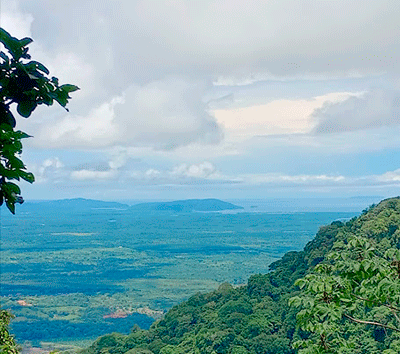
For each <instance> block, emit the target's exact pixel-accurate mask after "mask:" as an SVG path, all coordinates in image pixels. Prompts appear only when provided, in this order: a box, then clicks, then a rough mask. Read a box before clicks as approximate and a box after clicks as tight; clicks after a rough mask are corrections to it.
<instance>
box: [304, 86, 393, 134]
mask: <svg viewBox="0 0 400 354" xmlns="http://www.w3.org/2000/svg"><path fill="white" fill-rule="evenodd" d="M312 116H313V118H314V119H315V120H316V121H317V125H316V127H315V128H314V130H313V132H314V133H315V134H324V133H335V132H346V131H355V130H363V129H376V128H379V127H381V126H394V125H400V119H399V116H400V91H393V90H383V89H373V90H371V91H369V92H366V93H364V94H363V95H359V96H353V97H350V98H348V99H347V100H345V101H341V102H326V103H324V105H323V106H322V107H319V108H316V109H315V111H314V112H313V114H312Z"/></svg>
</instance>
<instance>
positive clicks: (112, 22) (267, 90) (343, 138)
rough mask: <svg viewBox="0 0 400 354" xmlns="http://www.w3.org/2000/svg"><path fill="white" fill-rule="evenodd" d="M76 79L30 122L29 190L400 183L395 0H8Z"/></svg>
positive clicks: (230, 192)
mask: <svg viewBox="0 0 400 354" xmlns="http://www.w3.org/2000/svg"><path fill="white" fill-rule="evenodd" d="M0 5H1V8H0V25H1V27H3V28H4V29H5V30H7V31H8V32H9V33H11V34H12V35H13V36H15V37H17V38H22V37H26V36H28V37H31V38H33V40H34V42H33V43H32V44H31V45H30V54H31V55H32V59H34V60H37V61H40V62H42V63H43V64H44V65H46V66H47V67H48V69H49V70H50V72H51V75H54V76H56V77H58V78H59V79H60V82H61V83H70V84H75V85H78V86H79V87H80V91H78V92H75V93H72V94H71V96H72V99H71V101H70V103H69V105H68V107H69V112H67V111H66V110H64V109H63V108H61V107H60V106H56V105H54V106H52V107H47V106H41V107H39V108H38V109H37V110H36V111H35V112H34V114H33V115H32V116H31V117H30V118H29V119H24V118H20V119H19V120H18V121H17V128H18V129H20V130H22V131H25V132H26V133H28V134H30V135H32V136H33V138H29V139H26V140H25V141H24V152H23V154H22V158H23V161H24V162H25V164H26V166H27V169H28V170H29V171H31V172H33V173H34V175H35V177H36V181H35V183H33V184H32V185H30V184H28V183H22V182H21V188H22V191H23V196H24V197H25V199H26V200H29V199H32V200H37V199H62V198H75V197H83V198H92V199H102V200H124V199H129V200H133V199H136V200H172V199H188V198H221V199H237V198H266V199H268V198H287V197H295V198H302V197H307V198H310V197H311V198H312V197H318V198H320V197H353V196H371V195H373V196H376V195H378V196H382V197H390V196H397V195H399V194H400V192H399V191H400V60H399V54H400V45H399V44H400V43H399V42H400V21H399V18H400V6H398V0H369V1H368V6H366V2H365V1H364V0H363V1H360V0H353V1H347V0H346V1H344V0H320V1H317V0H313V1H311V0H279V1H266V0H263V1H261V0H246V1H244V0H108V1H103V0H98V1H90V0H79V1H77V0H69V1H64V0H58V1H54V0H35V1H33V0H16V1H14V0H1V3H0Z"/></svg>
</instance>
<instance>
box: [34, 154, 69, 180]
mask: <svg viewBox="0 0 400 354" xmlns="http://www.w3.org/2000/svg"><path fill="white" fill-rule="evenodd" d="M26 165H27V170H28V171H30V172H32V173H33V175H34V176H35V183H45V182H52V181H55V180H60V178H61V179H62V178H63V176H64V167H65V166H64V164H63V163H62V162H61V160H60V159H59V158H58V157H52V158H47V159H45V160H44V161H42V162H41V163H40V164H38V163H27V164H26Z"/></svg>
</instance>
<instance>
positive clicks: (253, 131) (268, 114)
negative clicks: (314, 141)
mask: <svg viewBox="0 0 400 354" xmlns="http://www.w3.org/2000/svg"><path fill="white" fill-rule="evenodd" d="M359 95H360V93H357V92H356V93H351V92H333V93H330V94H327V95H323V96H317V97H314V98H312V99H294V100H288V99H280V100H273V101H271V102H269V103H267V104H264V105H257V106H251V107H245V108H234V109H218V110H214V111H213V114H214V115H215V117H216V119H217V121H218V123H219V124H221V125H222V126H223V127H224V129H225V130H226V133H227V135H229V137H230V138H231V139H234V140H237V139H243V138H244V139H248V138H251V137H253V136H255V135H281V134H300V133H308V132H310V131H311V130H312V129H313V128H314V126H315V118H313V117H312V114H313V112H315V111H316V110H317V109H318V108H321V107H324V106H325V105H327V104H333V103H337V102H343V101H346V100H348V99H349V98H350V97H354V96H356V97H357V96H359Z"/></svg>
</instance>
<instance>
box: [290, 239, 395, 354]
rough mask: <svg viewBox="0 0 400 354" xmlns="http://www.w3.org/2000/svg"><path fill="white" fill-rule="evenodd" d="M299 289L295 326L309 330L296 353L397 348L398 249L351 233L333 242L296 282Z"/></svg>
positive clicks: (391, 353) (295, 299) (391, 351)
mask: <svg viewBox="0 0 400 354" xmlns="http://www.w3.org/2000/svg"><path fill="white" fill-rule="evenodd" d="M296 284H297V285H298V286H299V287H300V288H301V289H302V290H303V293H302V295H301V296H296V297H293V298H291V299H290V304H291V305H294V306H298V307H302V310H301V311H300V312H299V313H298V314H297V320H298V325H299V327H300V328H301V329H302V330H304V331H307V332H311V335H310V336H308V338H303V339H301V340H299V341H297V342H296V343H294V347H295V348H298V349H300V350H299V353H302V354H306V353H384V354H395V353H399V352H400V250H399V249H398V248H396V247H393V248H392V247H390V242H389V240H388V239H387V238H383V239H381V240H380V241H375V240H374V239H368V238H364V237H360V236H354V237H352V238H350V239H349V240H348V241H347V242H343V241H340V242H336V243H335V245H334V248H333V251H332V252H330V253H329V255H328V257H327V259H326V261H325V262H323V263H320V264H319V265H317V266H316V267H315V268H314V271H313V272H312V273H311V274H309V275H307V276H306V277H304V278H302V279H299V280H297V281H296Z"/></svg>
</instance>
